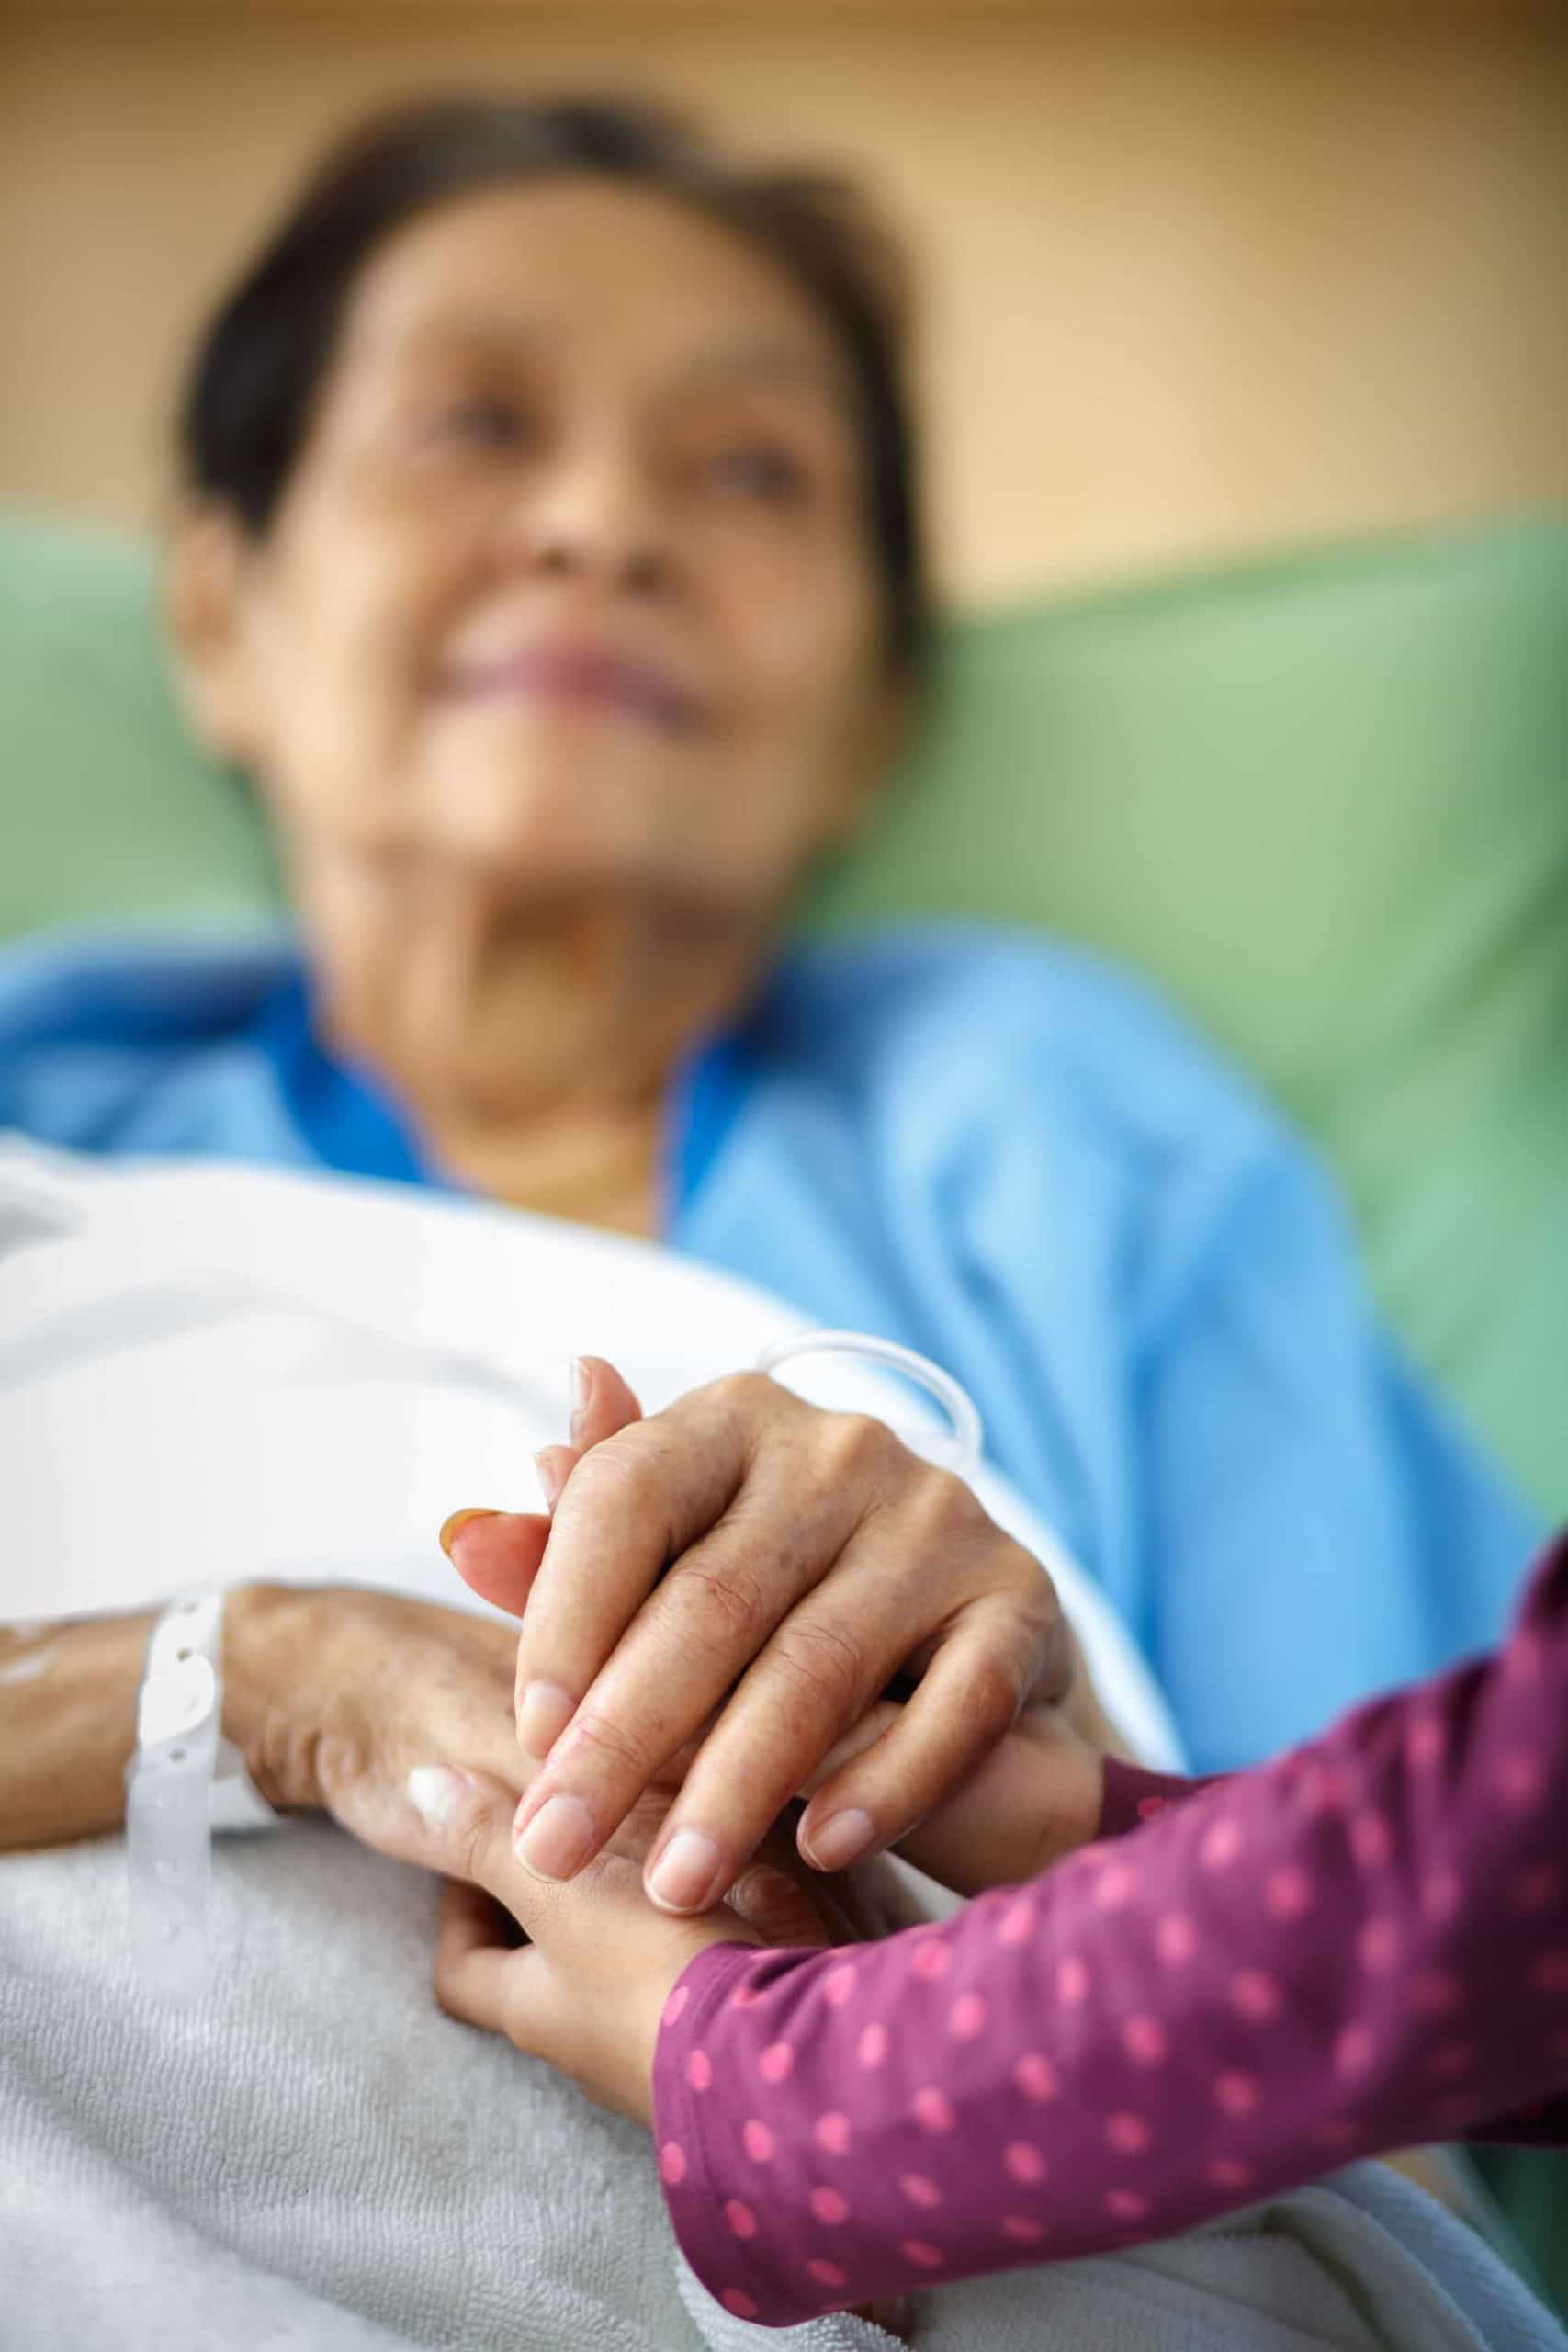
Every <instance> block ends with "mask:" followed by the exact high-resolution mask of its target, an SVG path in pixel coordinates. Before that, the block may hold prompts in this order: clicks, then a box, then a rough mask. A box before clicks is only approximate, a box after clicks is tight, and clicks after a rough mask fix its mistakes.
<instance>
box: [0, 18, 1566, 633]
mask: <svg viewBox="0 0 1568 2352" xmlns="http://www.w3.org/2000/svg"><path fill="white" fill-rule="evenodd" d="M1565 25H1568V17H1560V16H1556V15H1555V14H1554V15H1553V16H1551V17H1548V16H1546V15H1544V14H1537V15H1534V16H1531V15H1529V14H1528V13H1524V12H1520V11H1517V10H1511V9H1509V8H1507V7H1506V6H1503V5H1501V0H1497V4H1496V5H1494V6H1491V7H1486V8H1478V9H1476V10H1475V11H1473V12H1472V11H1470V10H1467V9H1465V8H1463V7H1459V8H1450V9H1447V10H1437V11H1432V10H1427V9H1424V8H1422V7H1420V6H1404V7H1396V8H1380V7H1378V6H1375V5H1374V0H1366V5H1364V6H1361V7H1359V9H1356V10H1351V11H1348V12H1345V13H1341V12H1338V11H1334V10H1317V9H1314V8H1310V7H1308V8H1305V9H1290V8H1285V9H1282V10H1275V9H1267V8H1262V7H1258V8H1248V7H1246V6H1239V5H1233V6H1229V7H1227V8H1224V9H1220V10H1218V11H1213V10H1211V11H1209V12H1207V13H1204V12H1201V11H1189V10H1187V9H1185V8H1183V7H1181V6H1179V5H1177V4H1176V0H1171V5H1169V6H1165V7H1162V8H1154V9H1150V10H1148V11H1147V12H1145V11H1143V10H1140V9H1138V8H1136V7H1133V6H1114V7H1110V6H1101V7H1100V9H1098V11H1090V12H1089V13H1088V14H1084V13H1082V12H1077V11H1074V10H1071V9H1063V8H1059V7H1057V6H1052V5H1049V0H1038V5H1027V4H1026V0H1014V5H1013V6H998V7H992V8H987V7H982V6H977V5H972V6H970V7H968V8H967V9H963V10H956V11H955V10H951V9H942V8H941V7H931V6H924V7H913V8H911V7H910V6H908V5H906V6H902V7H901V6H897V0H887V4H886V5H885V6H875V5H874V0H862V4H861V5H860V6H857V7H855V8H853V9H852V10H849V11H847V12H843V11H840V12H837V13H834V12H828V13H825V14H815V15H814V14H812V13H810V12H809V11H807V12H805V13H796V14H795V15H794V16H793V17H790V18H789V20H788V21H787V22H786V21H784V12H783V10H782V9H779V10H775V8H774V7H773V6H771V5H767V0H752V5H750V6H735V7H732V8H729V9H724V8H715V7H713V6H709V7H706V8H702V7H698V8H694V9H689V10H682V9H680V8H676V7H671V6H655V5H653V0H643V5H641V6H635V7H631V8H628V9H626V10H625V11H624V12H622V13H620V14H618V15H617V14H615V13H614V12H610V11H601V10H599V9H597V8H596V7H594V6H591V5H588V0H574V5H572V6H570V8H566V7H557V8H555V9H552V10H540V11H530V10H529V9H527V8H526V7H524V6H513V7H510V8H508V7H502V6H489V7H478V8H468V9H462V8H457V7H453V6H446V7H443V6H440V5H439V0H423V5H420V4H419V0H403V5H400V6H397V7H387V6H383V7H382V8H381V9H380V10H379V11H378V12H377V13H374V14H365V13H358V12H355V11H354V10H352V9H348V8H342V7H333V6H318V7H317V8H315V9H314V10H310V9H299V10H290V9H288V8H285V7H280V6H265V5H259V6H249V7H243V6H241V5H240V0H229V5H226V6H224V7H221V8H219V7H216V6H208V7H201V8H196V9H194V10H190V9H187V10H186V11H184V12H182V11H179V10H177V9H168V10H164V9H160V8H159V7H157V6H139V5H133V0H126V4H125V5H122V6H119V7H118V8H115V9H102V10H96V11H94V10H88V9H82V8H78V7H75V6H72V5H70V0H49V4H48V5H46V0H35V5H33V6H13V7H12V8H11V9H10V10H9V12H8V13H7V12H6V11H5V10H4V8H3V6H0V495H7V494H13V495H14V494H17V493H20V494H22V495H24V496H28V497H31V498H38V499H44V500H49V501H52V502H55V503H62V504H65V505H67V506H70V507H73V508H75V509H77V510H80V511H83V512H85V513H87V514H90V515H105V516H115V517H119V518H125V519H131V520H139V519H141V518H144V517H145V516H146V515H148V514H149V513H150V512H151V511H152V503H153V500H154V496H155V492H156V488H157V485H158V483H159V481H160V480H161V469H162V464H163V453H162V443H161V432H162V418H163V414H164V408H165V406H166V403H167V401H168V399H169V396H170V391H171V388H172V386H173V384H174V382H175V376H176V370H177V365H178V358H179V354H180V352H181V349H182V346H183V344H184V341H185V338H186V334H187V333H188V331H189V329H190V327H191V324H192V322H193V321H194V320H195V318H196V317H197V315H198V313H199V311H200V308H201V306H202V303H203V302H204V300H206V299H207V298H208V297H209V295H210V293H211V292H212V290H213V289H214V288H215V287H216V286H217V285H218V284H219V283H220V281H221V279H222V277H223V275H224V273H225V272H226V271H227V270H229V269H230V268H231V266H233V264H234V262H235V261H236V259H237V258H238V257H239V255H240V254H242V253H243V250H244V247H245V244H246V242H247V240H248V239H249V238H251V237H252V236H253V235H254V233H255V232H256V231H257V230H258V229H259V228H260V227H261V225H262V224H263V222H264V221H265V219H266V218H267V216H268V213H269V211H270V210H271V209H272V208H273V206H274V205H275V204H276V201H277V199H278V198H279V197H280V196H281V194H282V192H283V191H284V190H285V189H286V188H287V187H288V184H289V181H290V179H291V177H292V176H293V175H294V173H295V172H296V170H297V169H298V167H299V164H300V163H301V161H302V160H303V159H304V158H305V157H306V156H307V155H308V154H309V153H310V150H311V148H312V146H313V145H314V144H315V142H316V141H318V140H319V139H321V137H322V136H323V135H324V134H326V133H328V132H330V131H331V130H333V128H334V127H335V126H336V125H338V124H339V123H340V122H341V121H342V120H343V119H344V117H346V116H348V115H349V114H351V113H352V112H353V111H354V110H355V108H356V107H359V106H360V105H361V104H363V103H364V102H365V101H366V100H367V99H368V98H371V97H374V96H381V95H384V94H386V93H388V92H391V91H405V90H408V89H410V88H417V87H419V86H421V85H428V84H430V83H433V82H435V83H442V84H447V85H450V84H454V83H461V82H464V81H479V82H490V81H491V80H493V79H494V78H495V77H497V76H504V77H507V78H510V79H513V80H518V81H525V80H527V79H528V78H530V77H532V76H534V75H538V76H540V77H543V78H546V79H547V80H550V81H552V82H560V81H563V80H568V79H576V78H582V79H588V80H595V81H607V82H612V83H617V84H620V85H627V84H630V85H641V86H651V87H655V88H659V89H665V90H669V91H671V92H673V93H675V94H677V95H680V96H684V97H687V98H689V99H694V100H696V101H698V102H701V103H704V104H708V105H711V106H712V107H715V108H716V109H717V110H718V111H719V113H720V114H721V115H722V117H723V118H724V119H726V120H727V121H728V122H729V123H730V124H732V125H733V126H735V127H736V128H738V129H740V130H744V132H745V134H746V135H747V137H748V138H749V139H752V140H755V141H760V142H766V141H778V142H781V143H783V144H785V145H788V146H791V147H796V146H799V147H809V148H812V149H815V150H818V151H823V152H827V153H848V154H851V155H852V156H854V157H856V158H859V159H862V160H863V163H864V164H865V166H866V168H867V169H868V171H870V172H871V173H872V174H874V176H875V178H876V179H877V181H878V182H879V183H880V184H881V186H882V187H884V188H885V190H886V194H887V196H888V198H890V200H891V201H892V203H893V204H894V206H895V207H896V208H897V212H898V214H899V215H900V216H901V218H902V219H903V220H905V221H906V222H907V224H908V227H909V229H910V231H911V232H912V233H913V235H914V236H915V238H916V239H917V240H918V242H919V248H920V250H921V252H922V254H923V255H924V259H925V265H926V277H927V285H928V332H927V369H926V375H927V381H928V386H929V394H928V397H929V411H930V419H931V451H932V487H933V494H934V500H935V513H936V517H937V524H938V533H939V542H940V546H941V548H942V555H943V568H944V571H945V572H946V575H947V577H948V579H949V581H950V582H952V583H953V586H954V587H955V589H957V590H958V591H959V592H960V593H962V594H980V593H986V592H988V591H995V590H998V589H999V590H1008V589H1013V588H1018V587H1022V586H1028V585H1032V584H1034V583H1036V582H1049V581H1056V580H1064V579H1075V578H1083V577H1086V576H1091V575H1095V574H1099V573H1104V572H1107V571H1124V570H1126V569H1128V568H1132V567H1142V566H1145V565H1148V564H1153V563H1161V562H1166V561H1168V560H1181V559H1186V558H1190V557H1192V556H1201V555H1206V554H1210V553H1216V552H1223V551H1227V550H1232V549H1235V548H1243V547H1247V546H1255V545H1258V544H1259V543H1269V542H1275V541H1279V540H1281V539H1291V538H1296V537H1303V536H1309V537H1310V536H1313V535H1316V534H1321V533H1325V532H1339V531H1344V530H1359V529H1363V528H1376V527H1381V526H1389V525H1398V524H1401V523H1404V522H1408V521H1412V520H1422V519H1428V518H1449V517H1458V516H1464V515H1472V514H1476V513H1481V512H1484V511H1487V510H1489V509H1495V508H1499V507H1503V508H1506V507H1511V506H1517V505H1522V504H1530V503H1539V502H1541V501H1543V500H1562V499H1568V422H1565V420H1568V332H1565V331H1564V292H1563V288H1564V270H1563V263H1564V248H1565V242H1568V38H1565V34H1564V26H1565Z"/></svg>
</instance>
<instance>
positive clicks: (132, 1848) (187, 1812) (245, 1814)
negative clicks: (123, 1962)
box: [125, 1591, 277, 2000]
mask: <svg viewBox="0 0 1568 2352" xmlns="http://www.w3.org/2000/svg"><path fill="white" fill-rule="evenodd" d="M222 1626H223V1594H222V1592H221V1591H199V1592H182V1593H178V1594H176V1595H175V1598H174V1599H173V1600H171V1601H170V1602H168V1603H167V1605H166V1606H165V1607H164V1611H163V1612H162V1614H161V1615H160V1617H159V1618H158V1621H157V1623H156V1624H155V1625H154V1626H153V1628H152V1636H151V1638H150V1640H149V1642H148V1645H147V1663H146V1668H145V1670H144V1673H143V1677H142V1682H141V1691H139V1693H138V1695H137V1702H136V1753H135V1755H134V1756H133V1757H132V1758H131V1759H130V1763H129V1764H128V1765H127V1767H126V1771H125V1790H126V1803H125V1834H126V1849H127V1857H128V1860H129V1863H130V1885H129V1896H130V1945H131V1952H132V1956H133V1958H134V1960H135V1962H136V1965H137V1968H138V1971H139V1973H141V1978H142V1980H143V1982H144V1983H145V1984H147V1985H150V1986H151V1987H152V1988H153V1989H154V1990H156V1991H158V1992H161V1993H164V1994H168V1995H171V1996H174V1997H175V1998H176V1999H186V2000H188V1999H196V1998H198V1997H199V1996H201V1995H202V1994H203V1993H204V1992H206V1991H207V1989H208V1987H209V1985H210V1983H211V1975H212V1951H211V1933H210V1919H209V1911H210V1900H211V1882H212V1830H213V1826H214V1823H215V1822H216V1823H217V1824H218V1825H219V1826H222V1827H231V1828H241V1827H256V1828H260V1827H265V1826H267V1825H269V1824H271V1823H273V1822H276V1819H277V1815H276V1814H275V1813H274V1811H273V1809H272V1807H271V1806H270V1805H269V1804H267V1803H266V1802H265V1798H263V1797H262V1796H261V1795H260V1794H259V1793H258V1792H257V1791H256V1790H255V1789H254V1787H253V1786H252V1785H251V1782H250V1780H249V1776H248V1775H247V1774H246V1772H245V1770H244V1766H243V1759H242V1758H241V1756H240V1753H239V1750H238V1749H237V1748H236V1747H233V1745H232V1744H231V1742H230V1741H229V1740H226V1739H224V1738H223V1737H222V1735H221V1732H220V1720H221V1715H222V1701H223V1686H222V1680H221V1672H220V1668H221V1658H222V1650H221V1641H222ZM220 1770H221V1772H222V1778H220V1777H219V1774H220Z"/></svg>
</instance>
